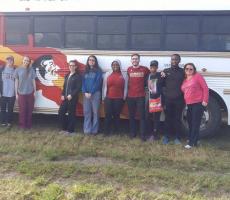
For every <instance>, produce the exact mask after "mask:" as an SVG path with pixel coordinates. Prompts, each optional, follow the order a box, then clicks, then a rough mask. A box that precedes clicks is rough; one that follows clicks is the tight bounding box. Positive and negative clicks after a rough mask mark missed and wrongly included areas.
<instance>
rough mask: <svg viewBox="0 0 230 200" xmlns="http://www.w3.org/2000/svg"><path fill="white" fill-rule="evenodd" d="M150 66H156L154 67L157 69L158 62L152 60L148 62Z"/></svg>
mask: <svg viewBox="0 0 230 200" xmlns="http://www.w3.org/2000/svg"><path fill="white" fill-rule="evenodd" d="M150 66H156V67H158V61H157V60H152V61H151V62H150Z"/></svg>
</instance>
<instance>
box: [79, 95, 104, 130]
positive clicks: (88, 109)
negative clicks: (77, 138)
mask: <svg viewBox="0 0 230 200" xmlns="http://www.w3.org/2000/svg"><path fill="white" fill-rule="evenodd" d="M100 102H101V92H100V91H97V92H95V93H94V94H92V95H91V97H90V98H86V97H85V96H84V98H83V111H84V128H83V129H84V130H83V131H84V133H86V134H96V133H97V132H98V129H99V108H100Z"/></svg>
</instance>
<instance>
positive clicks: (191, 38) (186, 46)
mask: <svg viewBox="0 0 230 200" xmlns="http://www.w3.org/2000/svg"><path fill="white" fill-rule="evenodd" d="M165 48H166V49H167V50H170V51H176V50H177V51H179V50H180V51H195V50H197V49H198V36H197V35H193V34H167V35H166V38H165Z"/></svg>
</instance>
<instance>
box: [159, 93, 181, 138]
mask: <svg viewBox="0 0 230 200" xmlns="http://www.w3.org/2000/svg"><path fill="white" fill-rule="evenodd" d="M183 108H184V100H183V98H182V97H181V98H177V99H167V98H165V124H164V135H165V136H167V137H169V136H170V134H172V135H174V136H175V137H176V138H178V139H180V136H181V135H180V131H181V117H182V111H183Z"/></svg>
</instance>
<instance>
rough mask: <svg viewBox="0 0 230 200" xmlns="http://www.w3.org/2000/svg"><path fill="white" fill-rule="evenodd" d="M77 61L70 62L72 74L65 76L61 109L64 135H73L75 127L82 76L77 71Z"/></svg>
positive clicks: (60, 116) (60, 114) (60, 115)
mask: <svg viewBox="0 0 230 200" xmlns="http://www.w3.org/2000/svg"><path fill="white" fill-rule="evenodd" d="M77 68H78V66H77V62H76V60H71V61H70V62H69V70H70V72H69V73H68V74H67V75H66V76H65V81H64V86H63V91H62V96H61V100H62V103H61V105H60V108H59V112H58V113H59V118H60V122H61V125H62V131H60V133H63V134H73V133H74V127H75V112H76V106H77V101H78V94H79V92H80V90H81V84H82V81H81V75H80V74H79V73H78V70H77Z"/></svg>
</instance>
